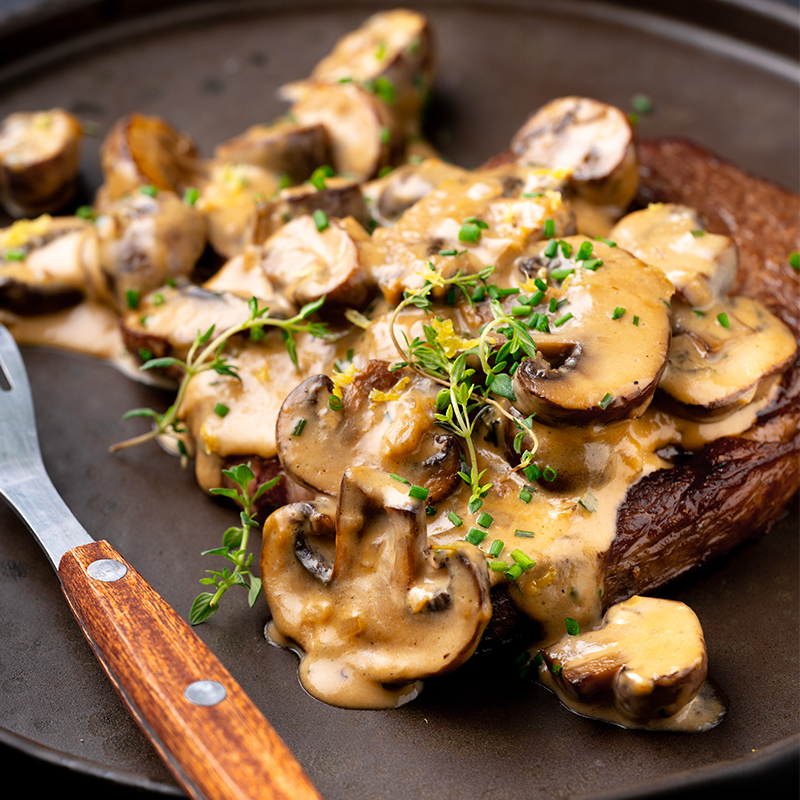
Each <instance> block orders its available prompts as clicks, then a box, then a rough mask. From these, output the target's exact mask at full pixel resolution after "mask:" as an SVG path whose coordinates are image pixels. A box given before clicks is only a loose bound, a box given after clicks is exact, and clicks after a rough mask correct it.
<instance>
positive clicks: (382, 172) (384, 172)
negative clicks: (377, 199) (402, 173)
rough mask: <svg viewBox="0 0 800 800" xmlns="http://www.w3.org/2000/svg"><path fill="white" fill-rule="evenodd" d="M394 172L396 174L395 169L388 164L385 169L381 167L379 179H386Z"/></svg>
mask: <svg viewBox="0 0 800 800" xmlns="http://www.w3.org/2000/svg"><path fill="white" fill-rule="evenodd" d="M392 172H394V167H391V166H389V165H388V164H387V165H386V166H385V167H381V168H380V169H379V170H378V177H379V178H385V177H386V176H387V175H390V174H391V173H392Z"/></svg>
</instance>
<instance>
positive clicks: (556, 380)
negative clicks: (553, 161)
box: [512, 236, 673, 424]
mask: <svg viewBox="0 0 800 800" xmlns="http://www.w3.org/2000/svg"><path fill="white" fill-rule="evenodd" d="M564 242H565V245H566V246H567V250H568V252H571V256H570V257H566V256H565V255H564V254H563V250H562V247H561V245H559V246H558V247H557V253H556V254H555V255H553V256H552V257H550V256H548V255H547V253H546V250H547V248H548V246H549V243H547V242H538V243H536V244H535V245H533V247H532V249H531V251H530V255H526V256H525V257H524V258H521V259H519V261H518V268H519V270H520V272H521V274H522V275H528V276H533V275H546V276H549V280H550V284H551V287H552V288H551V289H550V293H552V296H553V298H554V299H555V300H556V301H557V302H556V304H557V306H558V308H557V310H556V311H554V312H551V314H550V319H549V323H548V326H549V329H550V332H549V333H540V332H536V333H535V335H534V340H535V342H536V344H537V346H538V348H539V352H538V353H537V356H536V358H529V359H526V360H525V361H523V362H522V363H521V364H520V366H519V368H518V369H517V371H516V372H515V374H514V378H513V384H512V385H513V389H514V393H515V395H516V401H515V402H514V405H515V406H516V407H517V408H518V409H519V410H520V411H521V412H522V413H523V415H525V416H528V415H530V414H535V415H536V419H537V420H539V421H541V422H544V423H545V424H561V423H568V424H591V423H597V422H600V423H607V422H612V421H614V420H618V419H624V418H629V417H637V416H640V415H641V414H643V413H644V411H645V410H646V409H647V406H648V405H649V404H650V401H651V400H652V397H653V393H654V392H655V390H656V386H657V385H658V381H659V379H660V378H661V375H662V373H663V372H664V369H665V367H666V365H667V358H668V356H669V346H670V311H669V303H668V301H669V299H670V297H671V296H672V291H673V289H672V285H671V284H670V282H669V281H668V280H667V279H666V277H665V275H664V273H663V272H662V271H661V270H660V269H658V268H657V267H651V266H650V265H649V264H645V263H644V262H643V261H639V259H637V258H634V257H633V256H632V255H630V254H629V253H626V252H625V251H624V250H620V248H617V247H609V246H608V245H606V244H604V243H602V242H594V241H592V240H590V239H587V238H585V237H581V236H575V237H570V238H568V239H566V240H564ZM584 242H588V243H589V244H591V245H592V260H594V261H596V260H598V259H599V260H600V261H601V262H602V263H601V264H600V265H599V266H598V265H597V264H596V263H591V261H589V260H583V261H577V260H576V255H577V254H578V253H579V252H580V248H581V245H583V244H584ZM586 264H591V266H592V269H588V268H586V266H585V265H586ZM567 272H568V273H569V274H566V275H565V273H567ZM554 276H559V277H558V278H556V277H554ZM564 301H566V302H564ZM616 309H621V310H623V312H624V313H623V314H622V316H619V317H618V318H616V319H615V318H613V317H614V316H615V311H616ZM617 313H618V312H617Z"/></svg>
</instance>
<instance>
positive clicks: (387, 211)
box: [363, 158, 468, 226]
mask: <svg viewBox="0 0 800 800" xmlns="http://www.w3.org/2000/svg"><path fill="white" fill-rule="evenodd" d="M467 174H468V173H467V170H465V169H462V168H461V167H457V166H455V165H453V164H448V163H447V162H446V161H442V160H441V159H439V158H426V159H424V160H423V161H421V162H418V163H414V164H403V165H402V166H400V167H397V169H394V170H392V171H391V172H390V173H389V174H388V175H386V176H384V177H383V178H378V179H376V180H374V181H371V182H370V183H367V184H364V186H363V192H364V198H365V200H366V202H367V208H368V209H369V211H370V216H371V217H372V218H373V219H375V220H376V221H377V222H379V223H380V224H381V225H387V226H388V225H392V224H394V223H395V222H397V220H398V219H400V217H401V216H402V215H403V213H404V212H405V211H406V210H407V209H409V208H410V207H411V206H413V205H414V203H416V202H418V201H419V200H421V199H422V198H423V197H425V195H427V194H430V193H431V192H432V191H433V190H434V189H435V188H436V187H437V186H438V185H439V184H440V183H442V182H443V181H446V180H449V179H451V178H462V177H465V176H466V175H467Z"/></svg>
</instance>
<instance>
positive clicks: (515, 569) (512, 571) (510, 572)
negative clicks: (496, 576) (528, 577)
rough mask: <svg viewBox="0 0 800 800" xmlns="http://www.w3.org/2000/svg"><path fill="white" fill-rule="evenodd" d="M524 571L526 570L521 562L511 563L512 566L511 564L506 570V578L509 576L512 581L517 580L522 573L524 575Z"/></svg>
mask: <svg viewBox="0 0 800 800" xmlns="http://www.w3.org/2000/svg"><path fill="white" fill-rule="evenodd" d="M523 572H524V570H523V568H522V566H521V565H519V564H512V565H511V566H510V567H509V568H508V569H507V570H506V571H505V576H506V578H508V579H509V580H510V581H515V580H516V579H517V578H519V576H520V575H522V573H523Z"/></svg>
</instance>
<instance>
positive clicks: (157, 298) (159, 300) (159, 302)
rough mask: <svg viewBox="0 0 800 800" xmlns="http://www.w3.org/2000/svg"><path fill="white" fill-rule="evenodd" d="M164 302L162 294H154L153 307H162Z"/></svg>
mask: <svg viewBox="0 0 800 800" xmlns="http://www.w3.org/2000/svg"><path fill="white" fill-rule="evenodd" d="M165 302H166V301H165V300H164V295H163V294H161V293H159V294H154V295H153V305H154V306H163V305H164V303H165Z"/></svg>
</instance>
